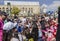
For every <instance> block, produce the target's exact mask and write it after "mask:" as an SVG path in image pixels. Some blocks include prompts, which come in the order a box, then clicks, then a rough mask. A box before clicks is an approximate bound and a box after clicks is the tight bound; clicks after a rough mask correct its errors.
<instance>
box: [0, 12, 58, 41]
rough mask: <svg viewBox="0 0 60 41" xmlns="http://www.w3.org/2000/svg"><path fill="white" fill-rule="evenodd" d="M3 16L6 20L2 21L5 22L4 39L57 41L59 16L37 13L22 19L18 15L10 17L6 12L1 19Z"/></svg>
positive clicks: (0, 16)
mask: <svg viewBox="0 0 60 41" xmlns="http://www.w3.org/2000/svg"><path fill="white" fill-rule="evenodd" d="M3 15H4V16H5V18H4V17H3ZM1 18H3V19H4V20H5V21H1V22H2V24H3V22H4V25H3V41H56V39H55V37H56V31H57V25H58V18H57V17H50V16H48V15H47V16H43V15H40V16H38V15H35V16H33V17H31V18H28V17H25V16H24V17H23V18H22V19H21V18H20V17H18V16H14V17H13V18H10V17H9V16H7V15H6V13H1V15H0V20H1ZM1 22H0V23H1ZM1 27H2V26H1V25H0V28H1ZM0 32H2V29H1V30H0Z"/></svg>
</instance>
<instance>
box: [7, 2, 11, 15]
mask: <svg viewBox="0 0 60 41" xmlns="http://www.w3.org/2000/svg"><path fill="white" fill-rule="evenodd" d="M7 8H8V14H9V16H10V15H11V4H10V3H9V2H8V3H7Z"/></svg>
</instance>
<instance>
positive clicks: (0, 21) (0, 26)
mask: <svg viewBox="0 0 60 41" xmlns="http://www.w3.org/2000/svg"><path fill="white" fill-rule="evenodd" d="M2 38H3V21H2V20H0V41H2Z"/></svg>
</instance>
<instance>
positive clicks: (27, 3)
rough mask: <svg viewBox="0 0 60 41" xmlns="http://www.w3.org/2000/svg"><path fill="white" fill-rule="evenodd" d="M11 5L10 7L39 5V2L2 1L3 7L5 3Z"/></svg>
mask: <svg viewBox="0 0 60 41" xmlns="http://www.w3.org/2000/svg"><path fill="white" fill-rule="evenodd" d="M8 2H9V3H11V5H40V4H39V2H38V1H37V2H30V1H4V5H7V3H8Z"/></svg>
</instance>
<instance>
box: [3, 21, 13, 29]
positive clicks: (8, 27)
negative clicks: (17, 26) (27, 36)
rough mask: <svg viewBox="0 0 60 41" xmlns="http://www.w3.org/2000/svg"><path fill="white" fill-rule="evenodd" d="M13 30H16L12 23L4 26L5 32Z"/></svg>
mask: <svg viewBox="0 0 60 41" xmlns="http://www.w3.org/2000/svg"><path fill="white" fill-rule="evenodd" d="M12 28H14V24H13V23H12V22H10V21H9V22H7V23H5V24H4V26H3V30H10V29H12Z"/></svg>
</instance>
